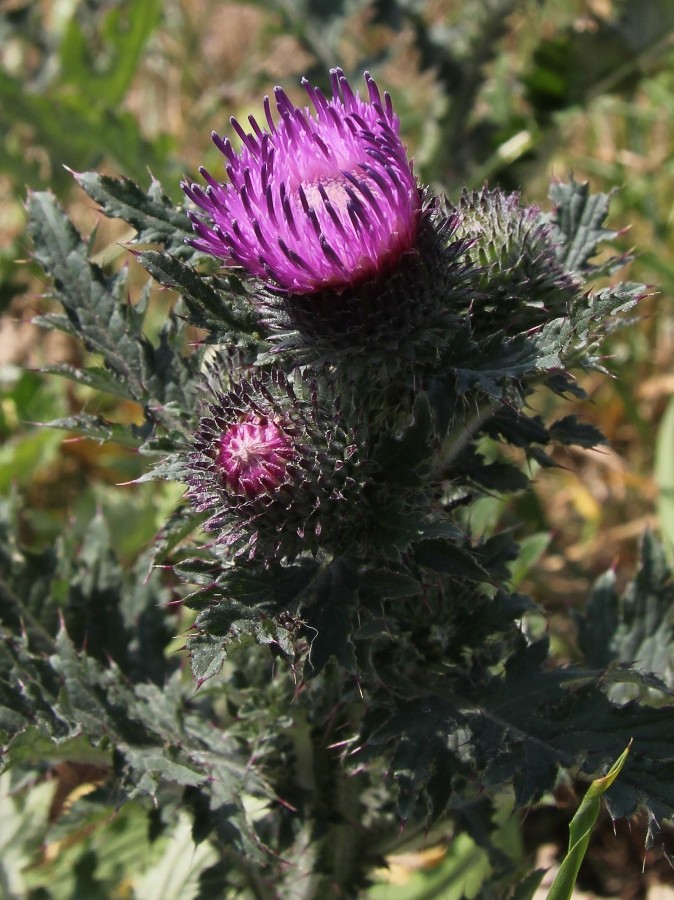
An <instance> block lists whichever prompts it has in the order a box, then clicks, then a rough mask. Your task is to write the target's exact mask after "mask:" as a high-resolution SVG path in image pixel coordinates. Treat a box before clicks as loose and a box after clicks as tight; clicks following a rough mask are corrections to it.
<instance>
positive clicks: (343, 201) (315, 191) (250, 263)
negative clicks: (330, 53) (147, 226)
mask: <svg viewBox="0 0 674 900" xmlns="http://www.w3.org/2000/svg"><path fill="white" fill-rule="evenodd" d="M330 76H331V80H332V97H331V98H330V99H326V97H325V96H324V95H323V94H322V93H321V91H320V90H319V89H318V88H314V87H311V85H310V84H309V83H308V82H307V80H306V79H303V80H302V84H303V86H304V88H305V90H306V92H307V94H308V96H309V99H310V100H311V103H312V104H313V110H310V109H309V108H308V107H305V108H304V109H301V108H300V107H295V106H293V104H292V103H291V102H290V100H289V99H288V97H287V96H286V94H285V93H284V92H283V91H282V90H281V88H279V87H277V88H275V89H274V95H275V100H276V108H277V110H278V114H279V117H280V118H279V121H278V122H276V123H275V122H274V120H273V117H272V114H271V108H270V102H269V98H268V97H265V100H264V113H265V118H266V122H267V126H268V128H269V130H268V131H265V130H263V129H262V128H261V127H260V125H259V124H258V123H257V121H256V120H255V119H254V118H253V116H250V117H249V122H250V125H251V128H252V132H251V133H246V132H245V131H244V129H243V128H242V127H241V125H240V124H239V123H238V122H237V121H236V120H235V119H231V123H232V126H233V127H234V129H235V131H236V132H237V134H238V135H239V137H240V138H241V141H242V144H243V146H242V147H241V150H240V151H239V152H238V153H236V152H235V150H234V149H233V147H232V144H231V142H230V141H229V140H228V139H227V138H221V137H219V136H218V135H217V134H215V133H214V134H213V141H214V143H215V145H216V146H217V147H218V149H219V150H220V151H221V152H222V154H223V155H224V156H225V157H226V159H227V166H226V171H227V175H228V177H229V183H228V184H222V183H220V182H219V181H218V180H217V179H216V178H214V177H213V176H212V175H211V174H210V173H209V172H207V171H206V170H205V169H200V172H201V175H202V176H203V178H204V179H205V181H206V182H207V183H208V187H207V188H206V189H204V188H202V187H201V186H199V185H196V184H192V185H187V184H184V183H183V184H182V188H183V190H184V191H185V193H186V194H187V196H188V197H189V198H190V199H191V200H192V201H193V202H194V203H195V204H196V205H197V206H198V207H200V209H201V210H203V213H205V216H203V215H195V214H191V219H192V223H193V226H194V230H195V231H196V233H197V235H198V237H197V238H195V239H194V240H193V241H192V242H191V243H192V244H193V246H194V247H196V248H197V249H199V250H203V251H204V252H206V253H209V254H212V255H213V256H216V257H220V258H222V259H224V260H226V261H228V262H233V263H236V264H238V265H240V266H243V268H245V269H246V270H247V271H248V272H249V273H251V274H252V275H255V276H258V277H259V278H261V279H263V280H264V281H266V282H267V283H268V284H269V285H270V287H272V288H274V289H279V288H280V289H281V290H282V291H285V292H288V293H292V294H311V293H314V292H317V291H322V290H324V289H326V288H329V289H340V288H344V287H346V286H351V285H354V284H357V283H359V282H361V281H364V280H366V279H368V278H371V277H373V276H375V275H379V274H380V273H382V272H387V271H390V270H391V269H392V268H394V267H395V265H396V263H397V261H398V260H399V258H400V257H401V255H402V254H404V253H405V252H406V251H408V250H409V249H410V248H411V247H412V246H413V244H414V242H415V239H416V235H417V230H418V225H419V218H420V210H421V195H420V191H419V188H418V186H417V182H416V179H415V177H414V175H413V172H412V166H411V163H410V162H408V160H407V156H406V152H405V148H404V146H403V144H402V143H401V141H400V138H399V136H398V131H399V121H398V117H397V116H396V115H395V114H394V112H393V108H392V104H391V98H390V97H389V95H388V94H384V98H383V101H382V98H381V96H380V93H379V90H378V88H377V85H376V84H375V82H374V81H373V79H372V78H371V77H370V75H369V73H367V72H366V73H365V82H366V85H367V90H368V95H369V100H368V101H366V100H362V99H361V98H360V96H359V95H358V93H355V94H354V92H353V91H352V89H351V87H350V85H349V83H348V81H347V79H346V78H345V76H344V73H343V72H342V70H341V69H332V70H331V72H330Z"/></svg>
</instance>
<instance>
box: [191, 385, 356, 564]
mask: <svg viewBox="0 0 674 900" xmlns="http://www.w3.org/2000/svg"><path fill="white" fill-rule="evenodd" d="M211 381H213V379H211ZM296 381H297V383H296V385H295V386H293V385H292V384H291V382H290V381H289V379H288V378H287V377H286V376H285V375H284V374H282V373H281V372H273V373H262V374H256V375H252V376H250V377H248V378H245V379H242V380H240V381H238V382H231V383H230V385H229V390H227V392H226V393H217V392H216V393H215V395H214V397H213V399H212V400H211V402H210V403H209V404H208V409H207V412H206V415H204V416H203V418H202V419H201V421H200V423H199V427H198V430H197V433H196V436H195V439H194V447H193V451H192V453H191V454H190V455H189V457H188V459H187V461H186V470H187V472H186V480H187V483H188V485H189V492H188V493H189V497H190V499H191V500H192V503H193V504H194V506H195V507H196V509H197V510H198V511H208V512H209V513H210V514H211V515H210V518H209V519H208V521H207V523H206V526H205V527H206V529H207V530H208V531H212V532H215V533H216V534H217V537H216V542H217V543H221V544H226V545H228V546H231V547H232V549H233V552H234V553H235V555H237V556H238V555H241V554H246V553H247V554H248V556H249V557H250V558H254V557H262V558H263V559H265V560H267V561H269V560H273V559H284V558H285V559H292V558H294V557H295V556H297V554H298V553H300V552H302V551H303V550H309V551H311V552H314V553H315V552H316V550H317V548H318V546H319V539H320V544H321V545H322V546H325V545H326V542H327V543H328V544H329V543H330V541H333V540H338V539H339V538H340V536H343V534H344V533H345V531H346V530H347V529H346V527H345V521H346V518H347V516H348V514H349V513H350V512H351V511H352V510H353V509H354V507H355V506H357V504H354V499H355V497H356V496H357V495H358V494H359V493H360V491H361V489H362V487H363V481H362V479H363V472H362V467H361V466H360V463H359V461H358V453H357V450H356V445H355V442H354V439H353V436H352V435H349V434H347V432H346V431H345V430H344V429H343V428H342V427H341V426H340V424H339V413H335V410H334V408H333V409H331V410H327V409H323V408H322V407H321V404H320V402H319V397H318V388H317V386H316V383H315V382H307V381H305V380H304V379H303V378H302V377H301V376H299V375H297V379H296ZM333 400H334V398H333Z"/></svg>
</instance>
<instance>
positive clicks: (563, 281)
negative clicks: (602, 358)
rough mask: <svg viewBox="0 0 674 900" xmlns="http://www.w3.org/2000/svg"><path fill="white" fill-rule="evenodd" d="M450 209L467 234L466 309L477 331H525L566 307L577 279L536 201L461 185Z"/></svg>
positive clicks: (563, 312) (575, 286)
mask: <svg viewBox="0 0 674 900" xmlns="http://www.w3.org/2000/svg"><path fill="white" fill-rule="evenodd" d="M455 209H456V212H457V214H458V216H459V221H460V226H459V230H458V234H459V235H461V236H463V237H466V238H472V244H471V245H470V248H469V250H468V253H467V259H468V260H469V262H471V263H472V264H473V266H474V269H473V274H474V277H473V288H474V292H475V293H474V297H473V300H472V302H471V310H470V312H471V316H472V320H473V325H474V327H475V328H476V329H477V330H478V331H479V330H481V329H482V328H483V327H488V328H489V329H490V330H491V331H492V332H494V331H498V330H499V329H500V328H503V329H504V330H507V331H509V332H511V333H512V332H516V331H526V330H529V329H530V328H532V327H534V326H536V325H538V324H540V323H541V322H542V321H545V320H547V319H551V318H556V317H558V316H563V315H565V314H566V313H567V311H568V305H569V303H570V302H571V301H572V300H573V299H574V298H575V297H576V296H577V295H578V292H579V290H580V284H579V282H578V281H577V279H576V278H575V277H574V276H573V274H572V273H571V272H569V271H568V270H567V269H566V268H565V267H564V266H563V264H562V263H561V261H560V259H559V257H558V249H559V248H558V244H557V242H556V241H555V240H554V238H553V234H552V228H551V226H550V225H549V224H548V223H547V222H546V221H545V220H544V219H543V217H542V215H541V211H540V210H539V208H538V207H537V206H522V205H521V202H520V197H519V194H504V193H502V192H501V191H500V190H498V189H496V190H489V189H487V188H484V189H482V190H481V191H472V192H471V191H467V190H466V191H464V192H463V194H462V196H461V198H460V200H459V203H458V204H457V206H456V207H455Z"/></svg>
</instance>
